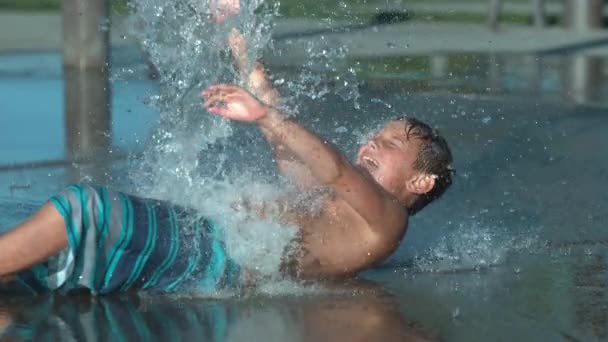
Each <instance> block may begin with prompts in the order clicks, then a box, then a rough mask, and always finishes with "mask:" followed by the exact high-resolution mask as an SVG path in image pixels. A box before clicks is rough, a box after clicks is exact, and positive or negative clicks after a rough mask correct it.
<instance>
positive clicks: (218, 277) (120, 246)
mask: <svg viewBox="0 0 608 342" xmlns="http://www.w3.org/2000/svg"><path fill="white" fill-rule="evenodd" d="M50 202H51V203H52V204H53V205H54V206H55V208H57V210H58V211H59V212H60V213H61V215H62V216H63V217H64V220H65V227H66V231H67V235H68V242H69V246H68V247H67V248H66V249H65V250H63V251H62V252H61V253H59V255H57V256H55V257H53V258H51V259H50V260H49V261H48V262H46V263H43V264H40V265H36V266H34V267H33V268H32V269H30V270H28V271H26V272H23V273H21V274H19V277H18V278H19V280H18V281H19V282H20V283H21V285H22V286H25V287H28V288H29V289H30V290H31V291H33V292H44V291H48V290H56V289H59V290H66V291H69V290H72V289H78V288H87V289H90V291H91V292H92V293H94V294H107V293H111V292H117V291H119V292H122V291H129V290H154V291H162V292H173V291H181V290H184V291H196V292H205V293H212V292H214V291H218V290H221V289H226V288H229V287H234V286H237V285H238V278H239V273H240V272H239V267H238V265H237V264H236V263H235V262H234V261H233V260H232V259H231V258H230V257H229V256H228V255H227V253H226V248H225V245H224V243H223V241H222V231H221V230H220V229H218V227H217V226H216V225H215V224H214V223H213V222H212V221H210V220H208V219H205V218H202V219H200V218H199V219H194V217H195V215H194V212H193V211H191V210H188V209H184V208H181V207H178V206H174V205H171V204H169V203H167V202H163V201H158V200H150V199H143V198H139V197H135V196H131V195H127V194H125V193H121V192H116V191H111V190H109V189H107V188H105V187H92V186H88V185H80V184H77V185H71V186H69V187H68V188H67V189H65V190H64V191H63V192H61V193H60V194H58V195H56V196H53V197H52V198H51V199H50Z"/></svg>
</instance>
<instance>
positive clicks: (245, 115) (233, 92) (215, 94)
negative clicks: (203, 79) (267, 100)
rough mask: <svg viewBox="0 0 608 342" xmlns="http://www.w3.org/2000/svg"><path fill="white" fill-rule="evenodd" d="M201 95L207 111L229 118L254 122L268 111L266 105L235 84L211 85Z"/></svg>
mask: <svg viewBox="0 0 608 342" xmlns="http://www.w3.org/2000/svg"><path fill="white" fill-rule="evenodd" d="M202 96H203V97H204V98H206V101H205V103H204V107H205V108H206V109H207V111H209V113H212V114H217V115H221V116H223V117H225V118H228V119H231V120H236V121H244V122H256V121H259V120H261V119H263V118H265V117H266V116H267V115H268V113H269V112H270V108H269V107H268V106H266V105H264V104H262V103H261V102H260V101H258V99H256V98H255V97H253V95H251V94H250V93H249V92H248V91H246V90H244V89H243V88H240V87H238V86H236V85H229V84H219V85H213V86H210V87H209V88H207V89H205V90H203V93H202Z"/></svg>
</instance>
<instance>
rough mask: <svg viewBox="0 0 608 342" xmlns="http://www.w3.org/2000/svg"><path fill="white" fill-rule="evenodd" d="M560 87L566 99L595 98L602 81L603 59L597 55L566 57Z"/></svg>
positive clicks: (589, 100)
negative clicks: (564, 73)
mask: <svg viewBox="0 0 608 342" xmlns="http://www.w3.org/2000/svg"><path fill="white" fill-rule="evenodd" d="M566 63H568V65H567V66H566V68H564V71H565V72H566V75H564V77H563V83H562V88H563V90H564V92H565V97H566V99H568V100H570V101H574V102H576V103H589V102H593V101H595V100H597V97H598V89H599V88H600V86H601V83H602V71H603V65H604V64H603V60H602V59H601V58H598V57H589V56H584V55H574V56H571V57H570V58H567V59H566Z"/></svg>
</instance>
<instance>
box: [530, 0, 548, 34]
mask: <svg viewBox="0 0 608 342" xmlns="http://www.w3.org/2000/svg"><path fill="white" fill-rule="evenodd" d="M532 6H533V9H532V13H533V17H534V26H535V27H536V28H543V27H545V25H546V23H545V0H532Z"/></svg>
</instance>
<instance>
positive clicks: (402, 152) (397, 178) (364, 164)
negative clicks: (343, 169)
mask: <svg viewBox="0 0 608 342" xmlns="http://www.w3.org/2000/svg"><path fill="white" fill-rule="evenodd" d="M406 125H407V123H406V122H404V121H391V122H389V123H388V124H386V126H384V128H383V129H381V130H380V131H379V132H378V133H376V135H374V136H373V137H372V138H371V139H370V140H369V141H368V142H367V143H365V145H363V146H361V147H360V148H359V152H358V154H357V161H356V164H357V166H358V167H359V169H361V170H362V171H363V172H364V173H367V174H369V175H370V176H371V177H372V178H373V179H374V180H375V181H376V182H377V183H378V184H380V186H382V188H384V190H386V191H387V192H389V193H391V194H393V195H397V194H398V193H400V192H402V191H403V189H404V188H405V184H406V181H407V180H408V179H411V178H412V177H413V176H415V175H416V173H417V172H416V170H414V163H415V161H416V158H417V156H418V151H419V149H420V141H419V140H418V139H415V138H410V139H408V137H407V135H406Z"/></svg>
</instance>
